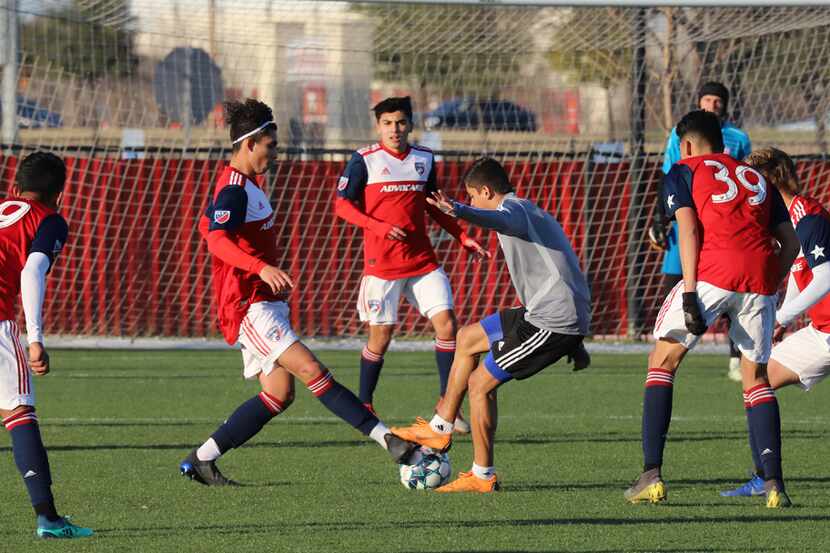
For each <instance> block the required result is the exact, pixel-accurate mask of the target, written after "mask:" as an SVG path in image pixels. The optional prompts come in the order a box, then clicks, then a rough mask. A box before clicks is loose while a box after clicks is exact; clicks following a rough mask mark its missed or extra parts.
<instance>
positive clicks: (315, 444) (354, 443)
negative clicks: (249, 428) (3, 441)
mask: <svg viewBox="0 0 830 553" xmlns="http://www.w3.org/2000/svg"><path fill="white" fill-rule="evenodd" d="M373 445H374V442H370V441H368V440H315V441H309V442H296V441H288V440H286V441H284V442H255V443H252V444H245V448H246V449H247V448H255V449H258V448H266V447H267V448H273V449H287V448H303V449H317V448H325V447H360V446H373ZM47 449H48V451H121V450H125V451H172V450H176V451H183V452H184V453H183V455H185V454H187V452H188V451H190V450H191V449H193V444H192V443H189V444H94V445H52V446H49V447H48V448H47ZM0 452H11V448H10V447H0Z"/></svg>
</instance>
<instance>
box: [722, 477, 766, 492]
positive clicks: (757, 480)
mask: <svg viewBox="0 0 830 553" xmlns="http://www.w3.org/2000/svg"><path fill="white" fill-rule="evenodd" d="M720 494H721V495H722V496H723V497H754V496H756V495H764V479H763V478H761V477H760V476H758V475H757V474H753V475H752V478H751V479H750V480H749V482H747V483H746V484H744V485H743V486H740V487H738V488H735V489H734V490H725V491H722V492H720Z"/></svg>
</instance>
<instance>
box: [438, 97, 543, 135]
mask: <svg viewBox="0 0 830 553" xmlns="http://www.w3.org/2000/svg"><path fill="white" fill-rule="evenodd" d="M422 117H423V121H424V126H425V127H426V128H428V129H440V128H445V129H477V128H479V127H481V126H483V127H484V128H485V129H487V130H488V131H520V132H536V115H535V114H534V113H533V112H532V111H529V110H526V109H524V108H523V107H521V106H519V105H516V104H514V103H513V102H508V101H506V100H484V101H478V102H476V101H473V100H471V99H467V98H456V99H453V100H448V101H446V102H443V103H442V104H441V105H439V106H438V107H437V108H435V109H434V110H432V111H429V112H427V113H424V114H423V116H422Z"/></svg>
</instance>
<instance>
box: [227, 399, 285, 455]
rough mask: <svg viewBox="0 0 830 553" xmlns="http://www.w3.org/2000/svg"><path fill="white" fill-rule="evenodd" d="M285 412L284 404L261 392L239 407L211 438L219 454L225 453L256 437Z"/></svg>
mask: <svg viewBox="0 0 830 553" xmlns="http://www.w3.org/2000/svg"><path fill="white" fill-rule="evenodd" d="M284 410H285V405H284V404H283V402H281V401H280V400H278V399H277V398H275V397H274V396H272V395H270V394H268V393H266V392H260V393H259V394H257V395H255V396H254V397H252V398H251V399H249V400H248V401H246V402H245V403H243V404H242V405H240V406H239V407H237V408H236V411H234V412H233V413H232V414H231V416H230V417H228V420H226V421H225V422H224V423H222V425H221V426H219V428H217V429H216V432H214V433H213V435H212V436H211V438H213V440H214V441H215V442H216V445H217V446H218V447H219V452H220V453H225V452H226V451H228V450H229V449H233V448H235V447H239V446H241V445H242V444H244V443H245V442H247V441H248V440H250V439H251V438H253V437H254V436H256V434H257V433H258V432H259V431H260V430H262V427H263V426H265V425H266V424H267V423H268V421H270V420H271V419H273V418H274V417H276V416H277V415H279V414H280V413H282V412H283V411H284Z"/></svg>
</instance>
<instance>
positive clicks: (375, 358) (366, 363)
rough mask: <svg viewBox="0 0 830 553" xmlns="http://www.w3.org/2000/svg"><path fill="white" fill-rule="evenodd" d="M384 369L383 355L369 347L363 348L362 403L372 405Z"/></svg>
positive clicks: (361, 367) (361, 372)
mask: <svg viewBox="0 0 830 553" xmlns="http://www.w3.org/2000/svg"><path fill="white" fill-rule="evenodd" d="M382 368H383V355H381V354H379V353H375V352H373V351H371V350H370V349H369V346H366V347H364V348H363V353H361V354H360V401H361V402H363V403H369V404H371V403H372V398H373V396H374V395H375V388H377V386H378V379H380V370H381V369H382Z"/></svg>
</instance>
